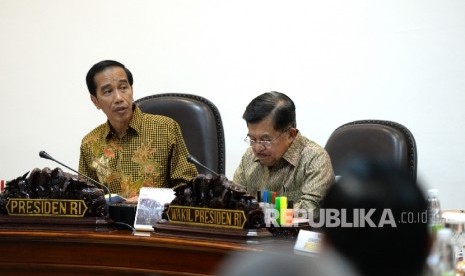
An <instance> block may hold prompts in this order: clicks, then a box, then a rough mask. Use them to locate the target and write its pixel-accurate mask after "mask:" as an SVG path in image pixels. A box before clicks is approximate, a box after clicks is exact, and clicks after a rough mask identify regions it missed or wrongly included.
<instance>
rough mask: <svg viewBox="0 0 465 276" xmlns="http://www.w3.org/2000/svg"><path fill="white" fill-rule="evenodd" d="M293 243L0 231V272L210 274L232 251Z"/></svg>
mask: <svg viewBox="0 0 465 276" xmlns="http://www.w3.org/2000/svg"><path fill="white" fill-rule="evenodd" d="M292 246H293V241H289V240H276V239H266V240H263V241H254V242H244V241H243V242H226V241H217V240H210V241H209V240H206V239H199V238H186V237H169V236H160V235H154V234H151V235H149V236H138V235H134V234H133V233H132V232H130V231H123V230H115V231H105V232H90V231H74V232H73V231H60V232H53V231H26V230H19V229H7V230H0V275H51V274H54V275H108V274H111V275H123V274H124V275H128V274H129V275H213V274H214V272H215V271H216V270H217V269H218V267H219V266H220V265H221V263H222V262H223V261H224V260H225V258H227V257H228V255H229V254H231V253H233V252H240V251H244V252H245V251H247V252H250V251H268V250H274V248H275V247H279V248H280V249H279V250H289V251H290V252H292Z"/></svg>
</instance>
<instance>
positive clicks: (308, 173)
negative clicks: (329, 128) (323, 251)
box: [234, 133, 334, 209]
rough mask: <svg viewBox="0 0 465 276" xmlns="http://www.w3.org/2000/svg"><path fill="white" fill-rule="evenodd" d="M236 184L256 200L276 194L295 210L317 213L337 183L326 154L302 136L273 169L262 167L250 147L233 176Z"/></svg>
mask: <svg viewBox="0 0 465 276" xmlns="http://www.w3.org/2000/svg"><path fill="white" fill-rule="evenodd" d="M234 182H235V183H237V184H240V185H242V186H244V187H245V188H246V189H247V192H248V193H250V194H251V195H253V196H255V195H256V194H257V191H263V190H268V191H274V192H276V193H277V196H286V197H287V200H288V201H293V202H294V209H317V208H319V206H320V201H321V199H322V197H323V196H324V194H325V193H326V190H327V189H328V188H329V186H330V185H331V184H332V183H334V171H333V167H332V165H331V159H330V158H329V155H328V153H327V152H326V150H325V149H324V148H322V147H321V146H319V145H318V144H317V143H315V142H313V141H311V140H309V139H307V138H306V137H304V136H302V135H301V134H300V133H299V134H298V135H297V137H296V138H295V140H294V142H293V143H292V144H291V146H290V147H289V149H288V150H287V151H286V152H285V153H284V155H283V156H282V157H281V158H280V159H279V160H278V161H277V162H276V164H275V165H274V166H273V167H271V168H269V167H267V166H263V165H261V164H260V162H259V161H258V159H257V158H256V157H255V155H254V153H253V152H252V148H250V147H249V148H248V149H247V151H246V152H245V154H244V155H243V156H242V159H241V162H240V164H239V166H238V168H237V169H236V171H235V173H234Z"/></svg>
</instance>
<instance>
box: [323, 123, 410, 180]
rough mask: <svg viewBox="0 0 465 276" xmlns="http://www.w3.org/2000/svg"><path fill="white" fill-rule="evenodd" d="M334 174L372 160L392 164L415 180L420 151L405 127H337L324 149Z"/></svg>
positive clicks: (383, 124)
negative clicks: (357, 162)
mask: <svg viewBox="0 0 465 276" xmlns="http://www.w3.org/2000/svg"><path fill="white" fill-rule="evenodd" d="M325 149H326V151H328V154H329V156H330V157H331V162H332V165H333V169H334V173H335V174H336V175H340V174H341V172H342V171H343V170H344V167H345V166H346V164H347V163H348V162H351V161H353V160H354V159H356V158H370V159H378V160H383V161H385V162H393V164H396V165H398V166H399V167H400V168H405V169H406V170H407V171H408V172H409V173H410V174H411V175H412V177H413V178H414V179H415V180H416V177H417V147H416V143H415V138H414V137H413V134H412V133H411V132H410V131H409V130H408V129H407V128H406V127H405V126H403V125H401V124H399V123H396V122H391V121H383V120H360V121H354V122H350V123H347V124H344V125H342V126H340V127H338V128H337V129H336V130H335V131H334V132H333V133H332V134H331V136H330V137H329V139H328V141H327V142H326V145H325Z"/></svg>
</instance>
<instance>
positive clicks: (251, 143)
mask: <svg viewBox="0 0 465 276" xmlns="http://www.w3.org/2000/svg"><path fill="white" fill-rule="evenodd" d="M289 129H290V128H288V129H286V130H284V131H283V132H281V133H280V134H279V135H278V136H276V137H275V138H273V139H271V140H254V139H250V137H249V136H246V137H245V139H244V142H246V143H247V144H249V146H251V147H253V146H254V145H256V144H258V145H261V146H263V147H265V148H267V149H269V148H271V145H272V144H273V143H274V142H275V141H276V140H278V139H279V137H281V135H283V133H286V132H287V131H288V130H289Z"/></svg>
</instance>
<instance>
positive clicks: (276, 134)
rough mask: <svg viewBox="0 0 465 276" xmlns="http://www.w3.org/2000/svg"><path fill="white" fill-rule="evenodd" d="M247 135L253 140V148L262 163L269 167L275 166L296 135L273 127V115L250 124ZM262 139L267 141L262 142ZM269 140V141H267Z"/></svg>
mask: <svg viewBox="0 0 465 276" xmlns="http://www.w3.org/2000/svg"><path fill="white" fill-rule="evenodd" d="M247 128H248V129H249V132H248V133H247V136H248V137H249V139H250V140H251V141H255V143H254V142H252V145H251V147H252V150H253V153H254V154H255V156H256V157H257V158H258V159H259V161H260V164H262V165H264V166H268V167H272V166H274V164H275V163H276V161H278V160H279V158H281V156H283V154H284V153H285V152H286V151H287V149H288V148H289V146H290V145H291V144H292V141H293V140H294V137H295V136H294V135H292V134H291V132H290V131H289V130H287V131H284V132H281V131H276V130H275V129H274V128H273V121H272V119H271V117H266V118H265V119H264V120H262V121H261V122H258V123H254V124H250V123H249V124H248V125H247ZM260 141H265V143H262V142H260ZM266 141H268V142H266Z"/></svg>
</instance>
